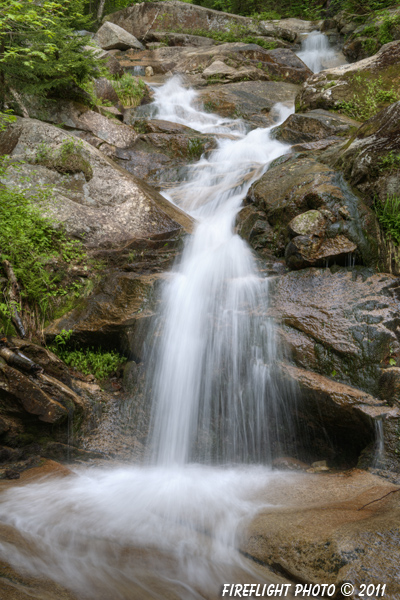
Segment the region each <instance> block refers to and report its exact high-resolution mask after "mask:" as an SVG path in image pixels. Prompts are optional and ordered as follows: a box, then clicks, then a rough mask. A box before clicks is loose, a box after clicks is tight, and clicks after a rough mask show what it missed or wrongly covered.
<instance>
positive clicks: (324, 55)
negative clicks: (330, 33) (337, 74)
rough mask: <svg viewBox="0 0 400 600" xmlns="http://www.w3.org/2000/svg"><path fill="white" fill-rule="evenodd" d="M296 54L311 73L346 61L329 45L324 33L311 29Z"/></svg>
mask: <svg viewBox="0 0 400 600" xmlns="http://www.w3.org/2000/svg"><path fill="white" fill-rule="evenodd" d="M297 56H298V57H299V58H301V60H302V61H303V62H304V63H305V64H306V65H307V67H309V68H310V69H311V71H312V72H313V73H319V72H320V71H322V70H323V69H327V68H329V67H337V66H339V65H341V64H343V63H345V62H346V61H345V59H344V56H343V55H342V54H341V53H339V52H337V51H335V50H334V49H333V48H332V47H331V46H330V45H329V41H328V38H327V37H326V35H324V34H323V33H320V32H319V31H312V32H311V33H309V34H308V35H307V37H305V39H304V40H303V41H302V44H301V51H300V52H297Z"/></svg>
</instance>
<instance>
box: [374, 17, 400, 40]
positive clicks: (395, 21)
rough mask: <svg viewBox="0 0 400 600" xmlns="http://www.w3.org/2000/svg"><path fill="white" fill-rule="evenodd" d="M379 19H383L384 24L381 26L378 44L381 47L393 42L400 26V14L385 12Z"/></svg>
mask: <svg viewBox="0 0 400 600" xmlns="http://www.w3.org/2000/svg"><path fill="white" fill-rule="evenodd" d="M378 18H379V19H382V23H381V24H380V26H379V32H378V42H379V44H380V45H381V46H383V44H388V43H389V42H393V40H394V37H393V33H394V31H395V29H396V27H397V26H398V25H400V14H390V13H389V12H387V11H385V12H383V13H380V14H379V15H378Z"/></svg>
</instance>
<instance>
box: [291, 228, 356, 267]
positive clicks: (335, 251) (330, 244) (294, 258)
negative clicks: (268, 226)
mask: <svg viewBox="0 0 400 600" xmlns="http://www.w3.org/2000/svg"><path fill="white" fill-rule="evenodd" d="M356 249H357V246H356V244H354V243H353V242H351V241H350V240H349V239H348V238H347V237H346V236H344V235H340V234H339V235H337V236H336V237H334V238H328V239H322V238H321V237H320V236H318V235H312V234H311V235H298V236H296V237H295V238H293V239H292V240H291V241H290V242H289V244H288V245H287V246H286V251H285V258H286V264H287V265H288V267H289V268H290V269H305V268H307V267H312V266H318V265H320V266H323V265H326V264H329V263H331V262H332V260H334V261H335V262H336V263H338V264H345V263H346V260H347V261H348V257H349V255H351V254H352V253H353V252H354V251H355V250H356Z"/></svg>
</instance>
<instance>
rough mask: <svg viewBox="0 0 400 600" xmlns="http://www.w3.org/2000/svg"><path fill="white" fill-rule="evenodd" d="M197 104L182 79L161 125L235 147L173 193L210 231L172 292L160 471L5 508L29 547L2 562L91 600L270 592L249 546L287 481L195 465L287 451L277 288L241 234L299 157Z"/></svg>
mask: <svg viewBox="0 0 400 600" xmlns="http://www.w3.org/2000/svg"><path fill="white" fill-rule="evenodd" d="M194 101H195V93H194V92H193V91H191V90H185V89H184V88H182V87H181V85H180V83H179V81H178V80H176V79H175V80H172V81H170V82H169V83H168V84H167V85H166V86H164V87H163V88H161V89H159V90H158V91H157V98H156V104H157V107H158V108H159V114H158V116H159V118H164V119H169V120H173V121H175V122H183V123H185V124H187V125H190V126H191V127H193V128H194V127H195V128H196V129H198V130H200V131H208V132H210V131H214V132H216V133H220V132H221V130H222V131H225V132H226V131H229V132H230V136H231V138H233V139H227V138H223V139H221V140H220V142H219V145H218V149H217V150H216V151H215V152H213V153H212V154H211V156H209V157H208V158H202V159H201V160H200V161H199V162H198V163H197V164H196V165H195V166H194V167H193V168H192V170H191V175H190V177H189V180H188V181H187V182H186V183H184V184H183V185H181V186H180V187H179V188H177V189H174V190H169V193H168V197H170V198H171V200H172V201H174V202H175V203H176V204H178V205H179V206H181V207H182V208H183V209H184V210H186V211H188V212H190V214H192V215H193V216H195V217H196V219H198V225H197V227H196V230H195V232H194V235H193V236H192V237H191V239H190V240H189V241H188V242H187V245H186V247H185V249H184V251H183V255H182V259H181V262H180V263H179V264H178V265H176V267H175V269H174V271H173V273H172V274H171V276H170V278H169V281H168V282H167V284H166V286H165V288H164V291H163V299H162V300H163V307H164V309H163V315H162V318H161V322H160V323H159V330H158V337H157V338H156V339H157V343H156V348H155V349H154V353H153V354H151V356H150V359H149V360H150V361H152V362H153V365H154V373H153V379H152V384H151V386H150V388H151V394H152V396H153V401H154V408H153V411H152V415H151V436H150V448H151V451H152V456H153V461H154V463H156V466H154V465H153V466H141V467H140V466H139V467H132V468H125V469H118V470H114V471H104V470H95V469H93V470H82V471H80V472H78V473H77V474H76V476H75V477H72V478H65V479H61V480H49V481H45V482H42V483H37V484H34V485H30V486H27V487H23V488H21V489H17V488H14V489H11V490H9V491H7V492H6V493H4V494H3V495H2V497H1V499H0V520H1V522H2V523H5V524H7V525H10V526H12V527H14V528H15V529H16V530H17V531H18V532H20V533H21V534H22V535H23V538H24V540H25V542H24V543H20V542H15V543H2V544H1V545H0V557H1V558H2V559H4V560H7V561H8V562H11V563H12V564H14V565H16V566H17V567H18V568H21V567H24V568H27V569H29V570H30V571H31V572H32V573H33V574H37V575H39V574H43V575H46V576H47V577H51V578H52V579H54V580H56V581H58V582H59V583H61V584H62V585H64V586H66V587H68V588H70V589H72V590H74V591H75V592H76V593H77V594H78V597H79V598H95V599H96V600H103V599H104V600H110V599H111V598H112V600H117V599H118V598H121V599H123V600H128V599H129V600H130V599H132V600H145V599H146V598H152V599H153V598H154V599H155V598H157V599H158V598H160V599H164V598H170V599H174V598H176V599H180V600H190V599H192V598H193V599H197V598H204V597H208V598H216V597H219V596H220V589H221V586H222V584H223V583H225V582H227V581H235V582H238V581H240V580H241V578H242V579H243V577H244V578H245V581H247V582H249V581H250V582H254V581H257V580H258V579H257V577H258V576H257V575H256V573H255V572H254V570H251V571H250V570H249V567H248V566H247V565H246V563H245V562H244V559H243V558H242V557H241V556H240V554H239V553H238V552H237V549H236V548H237V546H238V544H239V542H240V534H241V531H242V530H243V527H244V526H245V525H246V523H247V522H248V520H249V519H250V518H251V517H252V516H253V515H254V514H255V513H256V512H257V511H258V510H259V509H260V508H261V507H262V506H263V505H265V501H263V499H262V498H263V494H264V492H265V490H266V489H267V488H268V486H269V485H271V483H272V482H274V481H276V480H277V479H278V480H279V478H280V477H282V476H281V475H279V474H278V475H277V474H273V473H272V472H271V471H269V470H268V468H266V467H262V466H252V467H249V466H247V467H246V468H243V467H239V466H237V467H232V466H231V467H227V466H220V467H211V466H200V465H196V464H191V463H190V461H192V460H201V461H204V462H208V463H210V462H219V463H225V464H226V463H232V462H235V461H236V462H237V461H239V462H243V461H253V462H261V463H262V462H265V461H266V460H267V459H268V458H269V456H270V454H271V447H270V446H271V444H272V442H271V439H270V434H271V432H273V433H274V437H273V439H274V442H273V443H275V444H276V443H278V442H279V428H280V427H281V426H282V424H284V425H285V426H286V427H288V421H289V417H288V415H286V414H285V409H284V405H283V402H282V398H281V397H280V394H279V390H278V389H276V384H275V383H274V378H273V364H274V360H275V359H276V348H275V341H274V336H273V327H272V325H271V323H270V322H269V321H268V320H267V319H266V318H265V316H263V315H264V313H265V310H266V308H267V303H268V281H267V280H266V279H264V278H262V277H261V276H260V275H259V273H258V272H257V269H256V265H255V261H254V258H253V256H252V253H251V251H250V249H249V248H248V246H247V245H246V243H245V242H243V240H242V239H241V238H239V236H238V235H236V234H235V233H234V223H235V218H236V214H237V212H238V211H239V209H240V206H241V203H242V200H243V198H244V196H245V194H246V192H247V190H248V188H249V186H250V185H251V183H252V181H254V180H255V179H257V178H258V177H260V175H261V174H262V173H263V171H264V170H265V169H266V167H267V165H268V163H269V162H270V161H271V160H272V159H274V158H276V157H278V156H280V155H281V154H283V153H284V152H285V151H286V147H285V146H284V145H282V144H281V143H279V142H277V141H274V140H271V139H270V137H269V131H268V130H267V129H263V130H262V129H257V130H255V131H251V132H250V133H248V134H245V132H244V128H243V126H242V124H241V123H240V122H232V121H228V120H226V119H220V118H219V117H216V116H215V115H209V114H207V113H205V112H202V111H200V110H198V109H196V108H195V107H194ZM286 116H287V114H284V112H282V119H283V118H285V117H286ZM26 544H28V545H26Z"/></svg>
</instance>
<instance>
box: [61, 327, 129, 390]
mask: <svg viewBox="0 0 400 600" xmlns="http://www.w3.org/2000/svg"><path fill="white" fill-rule="evenodd" d="M72 334H73V330H72V329H69V330H68V331H67V330H65V329H63V330H62V331H61V332H60V333H59V334H58V335H57V336H56V337H55V339H54V344H53V345H52V346H51V347H50V349H51V350H52V351H53V352H54V353H55V354H57V355H58V356H59V357H60V358H61V359H62V360H63V361H64V362H65V364H66V365H68V366H69V367H71V368H73V369H76V370H77V371H79V372H80V373H83V375H89V374H92V375H94V377H95V378H96V379H106V378H107V377H109V376H110V375H111V374H112V373H115V372H116V371H118V369H119V368H120V367H121V366H122V365H123V364H124V362H126V358H125V357H124V356H121V355H120V354H118V352H115V351H113V350H110V351H103V350H101V349H97V350H95V349H94V348H76V347H71V342H70V339H71V336H72Z"/></svg>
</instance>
